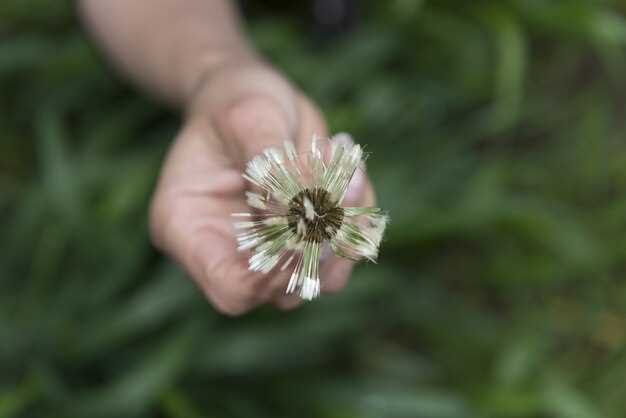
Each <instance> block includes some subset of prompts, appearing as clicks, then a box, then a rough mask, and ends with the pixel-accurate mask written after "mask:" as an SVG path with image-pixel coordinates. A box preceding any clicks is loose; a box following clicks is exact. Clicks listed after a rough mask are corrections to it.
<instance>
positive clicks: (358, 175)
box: [331, 133, 376, 206]
mask: <svg viewBox="0 0 626 418" xmlns="http://www.w3.org/2000/svg"><path fill="white" fill-rule="evenodd" d="M331 140H332V141H333V142H336V143H338V144H343V145H347V146H352V145H354V140H353V139H352V137H351V136H350V135H349V134H347V133H339V134H336V135H335V136H333V138H332V139H331ZM375 203H376V199H375V195H374V189H373V188H372V185H371V183H370V181H369V179H368V178H367V174H366V168H365V162H361V163H360V164H359V167H357V169H356V171H355V172H354V175H353V176H352V179H351V180H350V183H349V184H348V189H347V190H346V196H345V197H344V200H343V204H342V206H373V205H374V204H375Z"/></svg>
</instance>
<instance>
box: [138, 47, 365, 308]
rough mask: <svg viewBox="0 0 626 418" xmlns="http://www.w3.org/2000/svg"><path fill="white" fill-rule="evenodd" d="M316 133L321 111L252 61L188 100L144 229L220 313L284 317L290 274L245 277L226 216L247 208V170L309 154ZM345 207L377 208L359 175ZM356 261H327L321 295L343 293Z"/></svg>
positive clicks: (321, 131)
mask: <svg viewBox="0 0 626 418" xmlns="http://www.w3.org/2000/svg"><path fill="white" fill-rule="evenodd" d="M313 134H316V135H318V136H319V137H322V138H324V137H326V136H327V130H326V125H325V122H324V120H323V117H322V115H321V114H320V112H319V111H318V110H317V108H316V107H315V106H314V105H313V104H312V103H311V102H310V101H309V99H307V98H306V97H304V96H303V95H302V94H301V93H300V92H299V91H297V90H296V89H295V88H293V87H292V86H291V85H290V84H289V83H288V82H287V81H286V80H285V79H284V78H283V77H281V76H280V75H279V74H278V73H276V72H275V71H274V70H273V69H272V68H270V67H268V66H267V65H266V64H264V63H261V62H259V61H257V60H256V59H249V60H241V61H236V62H228V63H226V64H223V65H221V66H220V67H219V68H217V69H214V70H212V71H211V72H210V73H207V74H206V76H205V78H204V79H203V81H202V82H201V85H200V86H199V88H198V89H197V90H196V93H195V94H194V96H193V97H192V98H190V100H189V104H188V108H187V113H186V117H185V121H184V124H183V127H182V129H181V131H180V133H179V134H178V136H177V137H176V139H175V141H174V143H173V145H172V147H171V149H170V151H169V153H168V156H167V158H166V161H165V165H164V167H163V170H162V173H161V178H160V180H159V184H158V187H157V190H156V192H155V194H154V198H153V202H152V207H151V216H150V225H151V232H152V237H153V241H154V243H155V244H156V245H157V246H158V247H159V248H161V249H162V250H163V251H165V252H166V253H167V254H168V255H170V256H171V257H173V258H174V259H175V260H176V261H177V262H178V263H180V264H181V265H182V266H183V267H184V268H185V270H186V271H187V272H188V273H189V274H190V275H191V277H192V278H193V279H194V281H195V282H196V284H197V285H198V286H199V287H200V289H202V291H203V292H204V294H205V295H206V297H207V298H208V299H209V300H210V301H211V303H212V304H213V305H214V306H215V307H216V308H217V309H218V310H219V311H221V312H223V313H226V314H229V315H239V314H242V313H245V312H247V311H249V310H250V309H252V308H254V307H256V306H258V305H260V304H264V303H273V304H274V305H276V306H277V307H279V308H282V309H290V308H294V307H296V306H297V305H299V304H300V303H301V300H300V298H299V297H298V296H296V295H286V294H285V289H286V287H287V283H288V281H289V276H290V273H289V272H287V271H283V272H278V271H275V270H274V271H271V272H270V273H269V274H261V273H257V272H251V271H249V269H248V255H247V254H245V253H242V252H239V251H237V241H236V238H235V233H234V230H233V227H232V221H233V219H232V217H231V214H232V213H235V212H245V211H248V210H249V208H248V206H247V205H246V202H245V196H244V193H245V191H246V189H247V187H248V185H247V184H246V182H245V181H244V179H243V178H242V172H243V169H244V166H245V164H246V163H247V162H248V161H249V160H250V159H251V158H252V157H254V156H256V155H258V154H260V153H261V152H262V151H263V150H264V149H266V148H268V147H270V146H280V145H281V144H282V142H283V141H284V140H291V141H293V142H294V144H295V147H296V149H297V150H298V152H302V153H304V152H306V150H308V148H309V147H310V140H311V137H312V135H313ZM344 203H345V205H346V206H373V205H374V192H373V189H372V187H371V184H370V183H369V181H368V180H367V178H366V176H365V174H364V173H363V171H361V170H357V173H356V174H355V176H354V177H353V179H352V181H351V183H350V186H349V188H348V193H347V195H346V198H345V201H344ZM352 264H353V263H352V262H351V261H349V260H346V259H340V258H338V257H336V256H334V255H332V254H328V257H327V258H325V259H324V260H323V261H322V264H321V266H320V269H321V274H320V276H321V291H322V293H332V292H337V291H339V290H341V289H342V288H343V287H344V286H345V285H346V283H347V281H348V278H349V275H350V273H351V271H352Z"/></svg>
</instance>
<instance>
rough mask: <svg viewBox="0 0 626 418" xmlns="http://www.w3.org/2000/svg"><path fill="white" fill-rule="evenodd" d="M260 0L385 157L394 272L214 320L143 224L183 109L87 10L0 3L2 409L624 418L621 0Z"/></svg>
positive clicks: (328, 106) (380, 165) (37, 413)
mask: <svg viewBox="0 0 626 418" xmlns="http://www.w3.org/2000/svg"><path fill="white" fill-rule="evenodd" d="M248 3H249V5H250V6H249V11H250V15H251V17H250V19H249V30H250V35H251V37H252V39H253V40H254V42H255V43H256V44H257V45H258V47H259V48H260V49H261V50H262V51H263V52H264V53H265V54H266V55H267V56H268V57H270V59H272V60H273V62H274V63H275V64H276V66H277V67H279V68H280V69H282V70H283V71H284V72H285V73H286V74H287V75H288V76H290V77H291V78H292V79H293V80H294V82H295V83H297V84H298V85H299V86H301V87H302V89H304V90H305V91H306V92H308V93H309V94H310V95H311V96H312V97H313V98H314V99H315V100H317V101H318V103H319V104H320V106H321V107H322V108H323V109H324V111H325V113H326V116H327V118H328V121H329V124H330V126H331V129H332V130H333V131H348V132H351V133H353V134H354V136H355V137H356V138H357V140H358V141H359V142H361V143H363V144H365V145H366V147H367V150H369V151H370V152H372V157H371V159H370V162H369V171H370V174H371V177H372V179H373V181H374V183H375V184H376V186H377V189H378V192H379V198H380V203H381V206H383V207H384V208H385V209H387V210H389V212H390V214H391V216H392V223H391V225H390V227H389V230H388V234H387V236H386V240H385V242H384V245H383V248H382V254H381V258H380V262H379V264H377V265H373V264H367V265H361V266H360V267H359V268H358V269H357V271H356V273H355V275H354V277H353V279H352V281H351V282H350V284H349V286H348V288H347V289H346V290H345V291H344V292H343V293H341V294H340V295H337V296H327V297H323V298H322V299H321V300H319V301H316V302H314V303H309V304H307V305H306V306H304V307H303V308H302V309H299V310H297V311H295V312H290V313H282V312H277V311H274V310H272V309H270V308H262V309H260V310H257V311H255V312H253V313H252V314H249V315H246V316H244V317H241V318H236V319H231V318H225V317H222V316H220V315H218V314H217V313H216V312H215V311H214V310H213V309H212V307H211V306H210V305H209V304H208V303H207V302H206V301H205V300H204V299H203V298H202V297H201V295H200V294H199V293H198V292H197V291H196V290H195V288H194V286H193V285H192V284H191V282H190V281H189V280H187V279H186V278H185V277H184V274H183V273H182V272H181V271H180V270H179V268H177V267H176V266H175V265H173V264H172V263H171V262H170V261H168V260H166V259H165V258H164V257H162V256H160V255H159V254H158V253H157V252H156V251H155V250H154V249H153V248H152V247H151V246H150V243H149V238H148V234H147V227H146V210H147V205H148V202H149V198H150V193H151V189H152V187H153V186H154V182H155V179H156V176H157V174H158V171H159V164H160V161H161V159H162V157H163V155H164V153H165V150H166V148H167V146H168V143H169V142H170V141H171V139H172V137H173V135H174V134H175V132H176V129H177V127H178V125H179V120H178V119H177V116H176V115H174V114H172V113H170V112H168V111H167V110H165V109H164V108H163V107H160V106H159V105H158V104H155V103H152V102H150V101H149V100H148V99H146V98H145V97H143V96H142V95H141V94H139V93H137V92H136V91H135V90H133V89H132V88H131V87H130V86H128V85H127V84H125V83H124V81H122V80H120V79H119V78H118V77H117V76H116V75H115V74H114V73H113V72H112V71H111V70H109V69H108V68H107V66H106V65H105V63H104V62H103V61H102V59H101V58H100V56H99V54H98V53H97V51H95V50H94V48H93V46H92V45H91V44H90V42H89V41H88V40H87V39H86V38H85V36H84V34H83V33H82V31H81V28H80V25H79V24H78V22H77V19H76V17H75V12H74V5H73V4H72V3H71V2H68V1H65V0H64V1H61V0H31V1H24V0H2V1H1V3H0V139H1V140H0V417H1V418H12V417H44V418H45V417H118V418H119V417H168V418H200V417H207V418H222V417H224V418H226V417H236V418H238V417H241V418H248V417H268V418H270V417H272V418H274V417H304V418H306V417H327V418H386V417H394V418H395V417H397V418H405V417H424V418H457V417H458V418H462V417H494V418H496V417H538V418H540V417H546V418H548V417H563V418H600V417H607V418H612V417H615V418H623V417H624V416H626V317H625V314H626V281H625V280H624V274H625V270H626V269H625V267H626V264H625V263H626V195H625V194H624V192H626V137H625V135H626V133H625V128H626V126H625V119H624V116H625V114H626V108H625V105H626V102H625V97H626V96H625V93H626V78H625V76H626V54H625V53H626V48H625V47H626V21H625V20H624V17H623V16H624V12H625V11H626V4H625V3H623V2H618V1H602V0H597V1H593V0H589V1H576V0H562V1H559V0H545V1H542V0H503V1H492V0H484V1H478V0H477V1H460V0H459V1H451V0H439V1H434V0H432V1H419V0H392V1H384V2H380V1H378V2H377V1H369V2H361V7H360V8H359V14H358V20H357V24H356V25H355V26H354V28H353V30H351V31H348V32H346V33H344V34H343V35H341V36H339V37H332V38H329V37H324V36H319V31H316V30H314V29H312V27H311V25H310V24H309V22H310V21H309V20H307V17H306V14H307V13H306V11H305V12H303V11H300V9H303V7H300V6H294V5H293V4H291V5H289V4H287V3H288V2H280V1H274V2H271V4H269V3H268V4H269V6H272V7H269V6H268V5H267V4H265V3H261V4H259V3H254V4H252V2H248ZM265 6H267V7H265ZM287 6H288V7H287ZM292 9H293V10H292ZM316 33H317V34H316Z"/></svg>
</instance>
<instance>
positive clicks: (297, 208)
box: [287, 188, 343, 242]
mask: <svg viewBox="0 0 626 418" xmlns="http://www.w3.org/2000/svg"><path fill="white" fill-rule="evenodd" d="M307 200H308V202H310V204H309V203H307ZM307 206H309V207H308V208H307ZM311 209H312V210H313V213H311ZM307 212H308V213H307ZM307 215H309V216H307ZM287 220H288V222H289V227H290V228H291V229H292V230H293V231H294V233H296V234H299V235H300V236H302V239H303V240H304V241H312V242H322V241H325V240H329V239H331V238H332V237H334V236H335V234H336V233H337V230H339V228H340V227H341V224H342V222H343V209H342V208H341V207H339V206H337V204H336V203H335V202H333V201H332V200H331V199H330V193H329V192H328V191H326V190H324V189H321V188H314V189H305V190H303V191H301V192H300V193H298V194H297V195H295V196H294V197H293V199H291V202H289V211H288V212H287ZM299 224H300V226H298V225H299Z"/></svg>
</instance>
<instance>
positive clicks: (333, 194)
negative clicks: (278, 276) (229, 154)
mask: <svg viewBox="0 0 626 418" xmlns="http://www.w3.org/2000/svg"><path fill="white" fill-rule="evenodd" d="M339 138H340V140H335V139H339ZM346 139H349V137H348V135H347V134H339V135H337V136H335V137H334V138H333V139H331V140H330V147H329V150H330V155H329V156H328V157H327V158H326V159H325V158H324V156H323V152H322V150H321V149H320V140H319V139H318V138H316V137H313V139H312V141H311V148H310V152H309V153H308V155H307V158H305V159H300V158H299V156H298V154H297V153H296V150H295V148H294V146H293V144H292V143H291V142H287V141H286V142H285V144H284V148H285V154H283V152H282V151H281V150H279V149H277V148H270V149H267V150H265V151H264V152H263V154H262V155H259V156H256V157H254V158H253V159H252V160H251V161H250V162H248V164H247V166H246V170H245V173H244V174H243V177H244V178H245V179H247V180H248V181H250V182H251V183H252V184H254V185H255V186H257V187H258V188H260V189H261V191H262V192H261V193H253V192H247V193H246V200H247V202H248V205H249V206H250V207H251V208H253V209H255V210H256V211H255V212H251V213H234V214H233V216H235V217H239V218H247V219H246V220H241V221H238V222H235V224H234V226H235V228H236V229H237V231H238V232H237V241H238V243H239V249H240V250H248V249H249V250H251V252H252V254H251V256H250V259H249V265H250V270H252V271H260V272H263V273H268V272H269V271H271V270H272V269H273V268H275V267H276V266H278V265H280V266H281V267H280V270H285V269H286V268H287V267H288V266H290V265H291V264H292V263H293V264H294V265H295V266H294V267H293V272H292V274H291V278H290V280H289V284H288V285H287V290H286V291H287V293H293V292H298V294H299V295H300V297H301V298H303V299H307V300H311V299H313V298H315V297H317V296H319V293H320V277H319V258H320V253H321V250H322V247H323V246H324V245H325V244H326V243H328V244H329V245H330V248H331V249H332V250H333V251H334V252H335V254H337V255H339V256H341V257H346V258H349V259H351V260H361V259H368V260H370V261H375V260H376V258H377V256H378V248H379V246H380V242H381V240H382V237H383V233H384V231H385V226H386V224H387V222H388V217H387V215H385V214H384V213H383V212H382V211H381V209H379V208H374V207H342V206H341V203H342V201H343V199H344V197H345V194H346V190H347V188H348V184H350V180H351V179H352V176H353V175H354V173H355V172H356V170H357V169H358V167H359V165H360V164H361V162H362V161H363V150H362V149H361V147H360V146H359V145H355V144H354V143H352V141H351V140H346ZM285 155H286V158H285ZM305 162H306V165H305ZM281 261H282V263H281Z"/></svg>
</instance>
